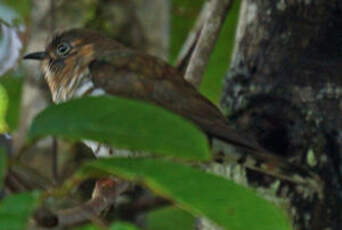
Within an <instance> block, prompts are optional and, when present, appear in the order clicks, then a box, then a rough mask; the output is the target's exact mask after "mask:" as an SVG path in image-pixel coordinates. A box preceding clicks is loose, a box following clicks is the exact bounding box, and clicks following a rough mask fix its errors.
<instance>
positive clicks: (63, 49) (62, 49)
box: [57, 42, 71, 56]
mask: <svg viewBox="0 0 342 230" xmlns="http://www.w3.org/2000/svg"><path fill="white" fill-rule="evenodd" d="M70 50H71V46H70V45H69V44H68V43H66V42H63V43H60V44H59V45H58V46H57V54H58V55H59V56H66V55H67V54H68V53H69V52H70Z"/></svg>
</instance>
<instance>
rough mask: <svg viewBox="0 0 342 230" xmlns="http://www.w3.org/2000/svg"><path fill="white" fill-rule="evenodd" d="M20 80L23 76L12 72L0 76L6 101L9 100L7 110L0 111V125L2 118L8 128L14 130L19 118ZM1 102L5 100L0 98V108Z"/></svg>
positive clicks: (21, 80)
mask: <svg viewBox="0 0 342 230" xmlns="http://www.w3.org/2000/svg"><path fill="white" fill-rule="evenodd" d="M22 82H23V78H22V77H20V76H18V75H16V74H13V73H8V74H6V75H5V76H3V77H0V85H2V86H3V87H4V88H5V89H6V93H7V96H8V98H7V101H8V102H9V103H8V109H7V111H6V112H5V113H1V111H0V126H1V119H3V118H4V119H5V121H6V123H7V124H8V126H9V128H10V130H14V129H15V128H16V126H17V123H18V120H19V113H20V103H21V92H22ZM0 97H1V92H0ZM2 103H5V102H4V101H1V99H0V110H1V104H2ZM4 115H5V116H4ZM0 132H1V130H0Z"/></svg>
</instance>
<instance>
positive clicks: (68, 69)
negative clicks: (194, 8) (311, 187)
mask: <svg viewBox="0 0 342 230" xmlns="http://www.w3.org/2000/svg"><path fill="white" fill-rule="evenodd" d="M24 58H25V59H38V60H41V61H42V65H41V67H42V71H43V73H44V77H45V79H46V81H47V83H48V85H49V87H50V90H51V94H52V97H53V100H54V102H56V103H59V102H62V101H66V100H69V99H70V98H74V97H82V96H85V95H99V94H108V95H116V96H122V97H127V98H133V99H137V100H142V101H146V102H149V103H152V104H155V105H158V106H160V107H163V108H165V109H167V110H169V111H171V112H174V113H176V114H179V115H181V116H183V117H184V118H186V119H188V120H189V121H191V122H193V123H194V124H196V125H197V126H198V127H199V128H200V129H202V130H203V131H204V132H205V133H206V134H207V135H208V136H209V137H216V138H218V139H221V140H223V141H225V142H227V143H230V144H233V145H235V146H238V147H240V148H243V149H245V150H248V151H249V152H250V153H252V155H253V158H254V159H257V160H259V161H260V162H263V163H265V164H262V165H261V167H262V168H261V167H260V166H257V167H254V166H251V168H253V169H254V170H258V171H263V172H266V173H269V174H272V175H274V176H277V177H279V178H283V179H287V180H290V181H296V182H299V183H305V179H301V178H302V177H303V178H307V177H311V176H312V173H311V172H309V171H308V170H307V169H304V168H302V167H299V166H296V165H293V164H289V163H288V162H287V161H286V160H285V159H282V158H279V157H277V156H275V155H273V154H269V153H267V151H265V150H264V149H263V148H262V147H260V146H259V145H258V144H256V143H255V142H254V141H253V140H250V139H248V138H247V137H245V136H243V135H240V134H239V133H238V132H237V131H235V130H232V129H231V128H230V127H229V125H228V124H227V121H226V119H225V117H224V116H223V115H222V113H221V112H220V110H219V109H218V108H217V107H216V106H215V105H213V104H212V103H211V102H210V101H209V100H207V99H206V98H205V97H203V96H202V95H201V94H200V93H198V92H197V90H196V89H195V88H194V87H193V86H192V85H190V84H189V83H188V82H187V81H186V80H185V79H184V78H183V76H182V75H181V73H179V72H178V71H177V69H175V68H174V67H172V66H170V65H168V64H167V63H166V62H164V61H163V60H161V59H158V58H156V57H153V56H150V55H147V54H143V53H140V52H137V51H134V50H131V49H129V48H126V47H124V46H123V45H121V44H120V43H118V42H116V41H114V40H111V39H109V38H107V37H105V36H103V35H101V34H100V33H97V32H94V31H89V30H84V29H73V30H69V31H66V32H64V33H62V34H59V35H57V36H55V37H54V39H53V40H52V41H51V42H50V43H49V44H48V46H47V47H46V50H45V51H44V52H36V53H31V54H28V55H26V56H25V57H24ZM86 144H87V145H88V146H90V147H91V148H92V149H93V151H94V153H95V155H96V156H108V155H111V154H110V153H111V151H112V149H111V148H109V147H108V146H103V145H101V144H97V143H93V142H89V141H86ZM265 166H266V168H268V169H265ZM291 174H292V176H291ZM293 174H295V175H298V176H299V175H300V176H302V177H298V176H297V177H296V178H295V179H293ZM310 183H311V182H310Z"/></svg>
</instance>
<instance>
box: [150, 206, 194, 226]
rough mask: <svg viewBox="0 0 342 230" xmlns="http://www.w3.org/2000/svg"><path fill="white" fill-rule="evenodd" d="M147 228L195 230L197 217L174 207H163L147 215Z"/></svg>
mask: <svg viewBox="0 0 342 230" xmlns="http://www.w3.org/2000/svg"><path fill="white" fill-rule="evenodd" d="M146 229H147V230H160V229H162V230H174V229H177V230H193V229H195V218H194V217H193V216H192V215H190V214H189V213H188V212H185V211H183V210H181V209H178V208H174V207H167V208H161V209H158V210H155V211H152V212H149V213H148V214H147V216H146Z"/></svg>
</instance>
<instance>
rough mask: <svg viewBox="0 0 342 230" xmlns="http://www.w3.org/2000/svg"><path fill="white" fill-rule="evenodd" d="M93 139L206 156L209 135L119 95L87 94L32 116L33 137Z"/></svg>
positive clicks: (196, 157)
mask: <svg viewBox="0 0 342 230" xmlns="http://www.w3.org/2000/svg"><path fill="white" fill-rule="evenodd" d="M44 135H54V136H60V137H65V138H69V139H72V140H81V139H89V140H95V141H99V142H103V143H107V144H111V145H114V146H115V147H117V148H121V149H130V150H138V151H147V152H150V153H155V154H162V155H168V156H174V157H180V158H183V159H192V160H206V159H208V158H209V147H208V143H207V139H206V136H205V135H204V134H203V133H202V132H201V131H199V129H197V127H195V126H194V125H193V124H191V123H190V122H188V121H186V120H185V119H183V118H181V117H179V116H177V115H175V114H173V113H170V112H168V111H166V110H164V109H162V108H160V107H157V106H153V105H150V104H147V103H143V102H140V101H135V100H129V99H125V98H119V97H110V96H102V97H97V98H95V97H88V98H81V99H77V100H73V101H70V102H67V103H64V104H59V105H53V106H50V107H49V108H47V109H46V110H45V111H43V112H42V113H40V114H39V115H38V116H37V117H36V118H35V119H34V121H33V124H32V126H31V129H30V132H29V137H30V138H31V139H35V138H38V137H41V136H44Z"/></svg>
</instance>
